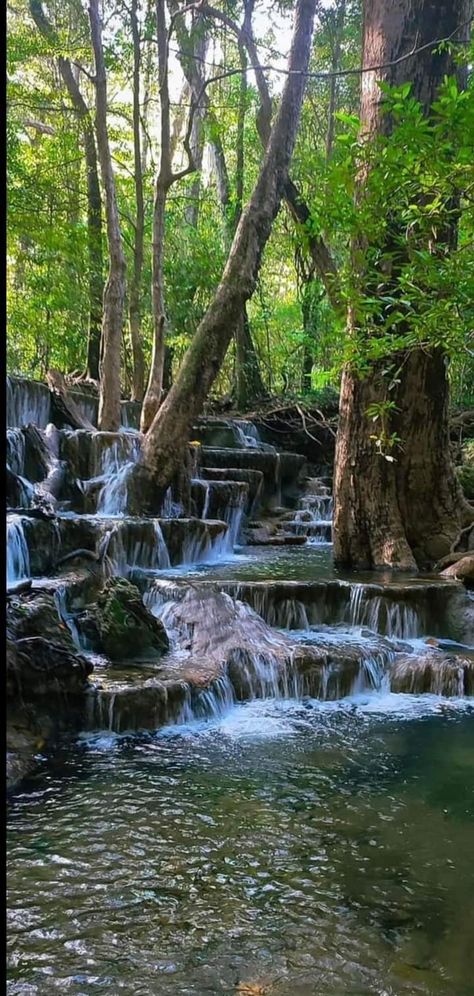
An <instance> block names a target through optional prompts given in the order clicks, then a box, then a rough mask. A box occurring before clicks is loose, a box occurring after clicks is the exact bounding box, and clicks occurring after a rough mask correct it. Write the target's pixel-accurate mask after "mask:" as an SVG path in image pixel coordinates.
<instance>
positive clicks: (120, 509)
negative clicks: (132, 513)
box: [97, 463, 134, 516]
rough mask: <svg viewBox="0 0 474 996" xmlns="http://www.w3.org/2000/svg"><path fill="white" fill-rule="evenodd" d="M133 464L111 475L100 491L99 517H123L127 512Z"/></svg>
mask: <svg viewBox="0 0 474 996" xmlns="http://www.w3.org/2000/svg"><path fill="white" fill-rule="evenodd" d="M133 466H134V465H133V463H126V464H124V466H123V467H121V468H120V469H119V470H117V471H115V472H114V473H112V474H111V476H110V478H109V480H107V481H106V482H105V484H104V485H103V487H101V489H100V491H99V495H98V498H97V515H108V516H110V515H123V514H124V512H126V510H127V500H128V478H129V475H130V472H131V470H132V468H133Z"/></svg>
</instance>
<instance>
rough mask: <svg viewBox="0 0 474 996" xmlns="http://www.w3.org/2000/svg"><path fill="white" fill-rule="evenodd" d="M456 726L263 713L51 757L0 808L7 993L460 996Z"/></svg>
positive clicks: (276, 710) (472, 768)
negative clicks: (1, 817)
mask: <svg viewBox="0 0 474 996" xmlns="http://www.w3.org/2000/svg"><path fill="white" fill-rule="evenodd" d="M473 719H474V714H473V712H472V711H470V709H469V705H468V704H466V703H464V705H462V704H461V703H453V704H451V705H448V704H447V703H446V702H442V701H441V700H439V699H436V698H434V697H430V696H426V697H423V698H416V697H413V696H412V697H409V696H394V695H388V696H385V697H381V696H376V695H372V696H368V697H366V698H364V697H359V698H358V699H355V700H352V701H346V702H340V703H332V704H331V705H321V704H316V703H314V702H313V703H312V702H308V703H306V704H302V703H296V702H290V701H286V702H285V701H283V702H278V703H277V702H273V701H271V700H266V701H257V702H249V703H247V704H244V705H241V706H238V707H236V708H234V709H232V710H231V711H230V712H229V713H228V715H227V716H225V717H224V718H223V719H221V720H220V721H219V722H217V721H216V722H215V723H209V724H201V725H198V724H197V725H194V726H190V727H187V728H180V729H178V728H169V729H168V730H164V731H161V732H160V733H159V734H155V735H150V736H135V737H133V736H130V737H109V736H97V737H95V738H89V739H86V738H79V740H78V741H77V742H76V743H74V744H64V746H63V749H62V750H61V751H60V752H59V753H57V754H56V755H55V758H54V759H51V760H49V761H48V760H47V759H45V760H44V762H43V764H42V767H41V769H40V771H39V772H38V774H37V775H36V776H35V778H34V779H32V780H30V782H29V783H27V784H26V786H24V787H23V789H22V791H21V792H20V793H19V794H18V795H17V796H16V797H15V798H14V799H13V800H12V803H11V806H10V812H9V819H8V853H9V867H8V890H9V896H8V907H9V939H8V994H9V996H14V994H15V996H19V994H21V996H36V994H38V996H49V994H53V993H58V992H59V993H71V994H75V996H79V994H81V996H86V994H87V996H89V994H90V996H93V994H97V996H98V994H117V993H123V994H126V996H132V994H133V996H176V994H180V996H187V994H189V996H191V994H193V996H206V994H236V996H237V994H238V993H239V992H240V993H244V992H245V988H244V986H245V984H247V986H249V985H253V986H254V989H253V992H254V993H258V992H260V993H265V994H272V996H346V994H347V996H349V994H351V996H354V994H357V996H367V994H378V996H405V994H410V996H412V994H413V996H414V994H423V996H471V994H474V978H473V965H474V959H473V941H474V937H473V922H474V863H473V859H472V855H473V824H474V721H473ZM249 991H250V992H252V990H251V989H250V990H249Z"/></svg>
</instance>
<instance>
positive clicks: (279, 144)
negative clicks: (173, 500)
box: [142, 0, 315, 493]
mask: <svg viewBox="0 0 474 996" xmlns="http://www.w3.org/2000/svg"><path fill="white" fill-rule="evenodd" d="M314 11H315V0H298V4H297V8H296V14H295V28H294V36H293V41H292V45H291V52H290V58H289V69H290V73H289V75H288V77H287V80H286V83H285V87H284V91H283V95H282V99H281V104H280V109H279V112H278V115H277V117H276V120H275V124H274V126H273V128H272V132H271V136H270V141H269V143H268V147H267V152H266V155H265V159H264V163H263V166H262V169H261V171H260V175H259V177H258V180H257V183H256V185H255V187H254V190H253V193H252V196H251V198H250V201H249V203H248V205H247V206H246V208H245V210H244V212H243V214H242V217H241V219H240V222H239V225H238V228H237V231H236V234H235V237H234V240H233V243H232V248H231V252H230V255H229V258H228V260H227V264H226V267H225V270H224V273H223V276H222V279H221V282H220V284H219V287H218V288H217V291H216V293H215V295H214V298H213V300H212V302H211V304H210V306H209V308H208V310H207V312H206V314H205V316H204V318H203V320H202V322H201V323H200V325H199V328H198V330H197V332H196V334H195V336H194V338H193V341H192V343H191V345H190V347H189V349H188V352H187V353H186V356H185V358H184V361H183V364H182V366H181V370H180V372H179V376H178V378H177V380H176V382H175V383H174V385H173V387H172V389H171V391H170V393H169V395H168V397H167V398H166V400H165V401H164V403H163V404H162V406H161V408H160V410H159V411H158V413H157V415H156V416H155V418H154V420H153V424H152V426H151V428H150V430H149V432H148V434H147V437H146V439H145V443H144V447H143V463H142V471H144V472H145V476H148V477H149V478H152V479H153V484H154V487H155V488H156V489H157V490H158V491H159V492H161V493H163V490H164V489H165V488H166V487H167V486H168V485H169V483H170V482H171V480H172V479H173V478H174V476H175V474H176V472H177V470H178V467H179V465H180V463H181V462H182V461H183V458H184V455H185V452H186V446H187V441H188V439H189V432H190V429H191V426H192V424H193V420H194V419H195V418H196V416H197V415H198V414H199V413H200V412H201V411H202V407H203V405H204V401H205V400H206V398H207V395H208V393H209V390H210V388H211V386H212V384H213V382H214V380H215V378H216V376H217V374H218V372H219V370H220V367H221V365H222V362H223V360H224V357H225V354H226V350H227V347H228V345H229V341H230V338H231V336H232V331H233V328H234V326H235V321H236V315H240V314H241V313H242V308H243V306H244V304H245V302H246V301H248V299H249V297H250V296H251V294H252V293H253V291H254V288H255V283H256V279H257V276H258V271H259V266H260V261H261V256H262V252H263V249H264V247H265V245H266V242H267V240H268V238H269V235H270V232H271V228H272V224H273V221H274V219H275V216H276V214H277V212H278V208H279V206H280V201H281V198H282V195H283V192H284V185H285V181H286V178H287V175H288V166H289V163H290V160H291V156H292V153H293V148H294V144H295V139H296V133H297V128H298V123H299V116H300V110H301V103H302V99H303V93H304V83H305V77H304V74H305V72H306V70H307V67H308V61H309V53H310V47H311V35H312V25H313V19H314ZM295 70H296V72H295Z"/></svg>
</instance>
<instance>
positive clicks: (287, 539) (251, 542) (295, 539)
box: [247, 529, 306, 546]
mask: <svg viewBox="0 0 474 996" xmlns="http://www.w3.org/2000/svg"><path fill="white" fill-rule="evenodd" d="M304 543H306V536H296V535H295V534H293V533H282V532H275V533H273V535H268V533H267V530H266V529H254V530H249V531H248V533H247V545H248V546H303V545H304Z"/></svg>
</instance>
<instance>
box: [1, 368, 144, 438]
mask: <svg viewBox="0 0 474 996" xmlns="http://www.w3.org/2000/svg"><path fill="white" fill-rule="evenodd" d="M68 391H69V393H70V395H71V397H72V398H73V399H74V402H75V404H76V405H77V406H78V408H79V410H80V411H81V413H82V414H83V415H85V417H86V418H87V419H89V422H92V424H93V425H97V415H98V408H99V398H98V395H97V394H96V393H94V392H92V391H87V390H85V389H83V390H81V388H80V387H79V386H78V387H74V386H73V387H69V388H68ZM140 411H141V405H140V404H139V403H138V402H136V401H122V402H121V418H122V425H123V426H124V427H127V428H137V429H138V426H139V421H140ZM49 422H51V396H50V392H49V388H48V386H47V384H44V383H43V382H42V381H37V380H32V379H30V378H27V377H16V376H10V377H7V425H8V426H9V427H11V428H16V427H21V426H26V425H29V424H30V423H33V424H34V425H36V427H37V428H38V429H45V428H46V426H47V425H48V423H49Z"/></svg>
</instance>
